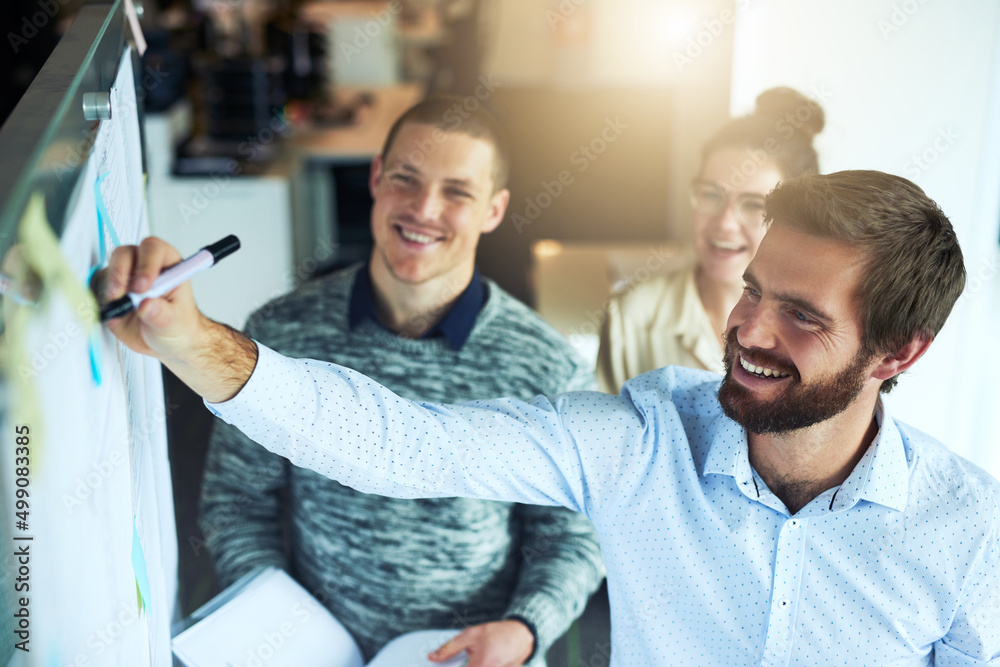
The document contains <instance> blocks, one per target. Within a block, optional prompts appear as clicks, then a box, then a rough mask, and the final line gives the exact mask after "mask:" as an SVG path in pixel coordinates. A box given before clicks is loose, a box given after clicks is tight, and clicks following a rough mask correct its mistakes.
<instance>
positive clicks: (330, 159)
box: [0, 0, 1000, 660]
mask: <svg viewBox="0 0 1000 667" xmlns="http://www.w3.org/2000/svg"><path fill="white" fill-rule="evenodd" d="M79 4H80V3H79V2H62V0H5V2H4V3H3V6H2V9H0V21H2V28H3V31H2V32H3V36H4V44H3V45H2V46H0V72H2V75H0V79H2V86H0V117H2V116H3V115H5V114H6V113H8V112H9V110H10V109H11V108H13V105H14V104H15V103H16V99H17V97H18V95H19V91H23V89H24V88H25V87H26V86H27V84H28V83H29V82H30V80H31V76H32V74H33V72H34V71H37V68H38V67H39V66H40V65H41V63H42V62H44V59H45V57H46V55H47V53H48V52H49V51H51V48H52V47H53V46H54V44H55V43H56V42H57V41H58V39H59V36H60V34H61V32H62V31H63V30H64V29H65V26H66V25H67V23H68V21H70V20H71V19H72V16H73V14H74V12H75V10H76V9H77V8H78V6H79ZM146 5H147V6H146V7H145V8H144V9H145V16H144V18H143V23H144V26H145V28H146V34H147V38H148V39H149V42H150V51H149V52H148V53H147V56H146V58H145V59H144V61H143V64H144V67H145V73H144V78H143V90H144V92H145V93H146V96H145V100H144V102H145V105H146V108H147V112H148V115H147V124H146V127H145V128H144V129H145V142H146V148H147V165H146V166H147V171H148V173H149V189H148V199H149V208H150V219H151V225H152V228H153V230H154V232H155V233H158V234H160V235H162V236H165V237H166V238H168V239H169V240H171V241H173V242H174V243H175V244H176V245H178V246H179V247H181V249H182V250H183V251H189V250H193V249H195V248H197V247H200V246H201V245H203V244H204V242H206V241H210V240H214V239H215V238H217V237H218V236H219V235H220V234H219V232H220V231H222V232H223V233H230V232H233V231H237V229H234V228H237V227H238V231H237V233H239V234H240V235H241V237H243V238H244V244H245V249H246V251H245V252H244V253H242V256H241V257H234V258H233V259H232V261H231V263H230V264H228V265H220V267H219V268H218V269H217V270H216V271H215V272H213V275H212V276H211V279H210V280H208V279H203V280H198V281H196V282H195V289H196V292H197V294H198V297H199V300H200V301H201V303H202V305H203V307H204V308H205V309H206V311H207V312H208V313H209V314H210V315H212V316H213V317H216V318H217V319H221V320H223V321H227V322H228V323H230V324H233V325H234V326H240V325H241V324H242V319H243V318H244V317H245V316H246V314H247V313H249V312H250V311H251V310H252V309H253V308H255V307H257V306H259V305H262V304H263V303H264V302H265V301H266V300H268V299H270V298H272V297H274V296H276V295H277V294H280V293H281V292H283V291H286V290H287V289H290V288H292V287H293V286H294V285H295V284H297V283H298V282H300V281H301V280H304V279H307V278H308V277H309V276H310V275H313V274H315V273H317V272H321V271H324V270H329V269H331V268H332V267H334V266H337V265H341V264H343V263H346V262H349V261H353V260H355V259H357V258H359V257H362V256H363V255H364V251H365V247H366V246H365V244H366V243H367V234H366V222H367V208H366V207H367V203H366V200H365V197H366V193H365V186H364V183H365V177H366V166H367V162H368V161H369V160H370V156H371V154H372V152H373V151H374V150H377V146H378V144H379V143H380V142H381V136H380V131H381V130H383V129H384V128H385V127H386V125H385V123H386V122H388V121H391V118H392V115H393V110H394V109H402V108H405V106H406V105H407V104H408V103H409V102H410V101H413V100H415V99H418V98H419V97H420V96H422V95H423V94H425V93H426V92H428V91H442V92H450V93H453V94H456V95H459V96H461V97H463V98H465V99H466V100H469V103H470V104H471V103H473V102H472V100H475V101H476V102H478V103H483V104H487V105H489V106H490V107H491V108H492V109H494V110H495V111H496V112H497V114H498V115H499V116H500V117H501V119H502V120H503V122H504V123H505V124H506V126H507V128H508V131H509V134H510V138H511V144H512V152H513V157H512V179H511V191H512V197H511V205H510V207H509V210H508V217H507V220H506V221H505V223H504V224H503V225H502V226H501V227H500V228H499V229H498V230H497V231H496V232H494V233H493V234H491V235H489V236H487V237H484V239H483V241H482V243H481V245H480V251H479V265H480V267H481V269H482V271H483V273H484V274H486V275H488V276H490V277H492V278H494V279H496V280H497V281H498V282H499V283H500V284H501V285H502V286H504V287H505V288H507V289H508V290H510V291H511V292H512V293H514V294H515V296H517V297H518V298H521V299H523V300H524V301H526V302H528V303H529V304H532V305H534V306H536V307H538V308H539V309H540V311H541V312H542V314H543V315H544V316H546V317H548V318H549V319H550V320H551V321H552V322H553V323H554V324H555V325H556V326H558V327H559V328H560V329H562V330H563V331H564V333H566V334H567V335H569V336H570V337H571V340H572V341H573V342H574V344H576V345H578V346H579V347H580V349H581V351H583V352H584V353H587V354H592V353H593V351H594V349H595V342H594V341H595V338H594V335H595V332H596V324H597V322H598V321H599V319H600V317H601V304H602V303H603V300H604V299H605V297H606V295H607V290H608V289H609V288H610V287H611V286H613V285H614V284H615V283H618V282H620V281H622V280H628V279H641V278H642V277H644V276H645V275H646V274H648V268H647V270H646V272H645V273H644V271H643V267H649V266H653V267H654V269H655V268H657V267H660V268H662V266H663V265H664V264H665V262H660V261H659V260H660V258H662V257H666V256H669V255H670V254H671V253H673V252H674V251H675V250H676V249H678V248H683V246H684V244H685V243H687V242H688V241H690V236H691V235H690V213H689V210H688V204H687V198H686V194H685V191H686V187H687V183H688V181H689V179H690V178H691V176H692V175H693V174H694V172H695V170H696V169H697V166H698V159H699V153H698V151H699V148H700V145H701V143H702V141H703V140H704V139H705V138H706V137H707V136H708V135H709V134H710V133H711V132H712V131H713V130H714V129H715V128H717V127H718V126H719V125H721V124H722V123H723V122H724V121H725V119H726V118H727V117H728V116H729V115H730V114H739V113H745V112H747V111H749V110H750V109H751V108H752V104H753V99H754V97H755V96H756V95H757V93H759V92H760V91H761V90H763V89H765V88H768V87H770V86H774V85H790V86H793V87H795V88H798V89H799V90H802V91H803V92H805V93H807V94H809V95H810V96H812V97H814V98H816V99H817V101H819V102H820V103H821V104H822V105H823V107H824V109H825V111H826V114H827V127H826V129H825V130H824V132H823V133H822V134H821V135H819V137H818V139H817V145H818V150H819V154H820V159H821V168H822V169H823V170H824V171H835V170H838V169H847V168H873V169H881V170H884V171H889V172H892V173H896V174H899V175H902V176H905V177H907V178H910V179H911V180H914V181H915V182H916V183H917V184H918V185H920V186H921V187H923V188H924V189H925V190H926V191H927V193H928V194H929V195H930V196H931V197H932V198H934V199H935V200H936V201H937V202H938V203H939V204H940V205H941V206H942V208H943V209H944V211H945V212H946V213H947V214H948V215H949V217H950V218H951V220H952V222H953V223H954V225H955V228H956V230H957V231H958V234H959V237H960V241H961V243H962V247H963V250H964V252H965V255H966V265H967V269H968V272H969V283H968V286H967V290H966V293H965V294H964V295H963V298H962V300H961V301H960V302H959V304H958V306H957V307H956V309H955V311H954V313H953V314H952V317H951V318H950V320H949V322H948V324H947V325H946V327H945V329H944V330H943V331H942V333H941V335H940V336H939V339H938V340H937V341H936V342H935V345H934V346H933V347H932V349H931V351H930V353H929V354H928V355H927V356H926V357H925V359H923V360H922V361H921V362H920V364H918V366H917V367H916V368H915V369H914V370H913V371H911V372H910V373H908V377H906V378H905V379H904V380H903V381H901V382H900V385H899V387H898V388H897V389H896V390H895V391H894V392H893V394H892V395H891V396H890V397H889V401H890V403H891V406H892V408H893V410H894V413H895V414H896V415H897V416H899V417H900V418H902V419H903V420H904V421H908V422H909V423H911V424H913V425H915V426H917V427H918V428H921V429H922V430H925V431H927V432H929V433H931V434H932V435H934V436H936V437H938V438H939V439H941V440H942V441H944V442H945V443H946V444H948V445H949V446H950V447H952V448H953V449H954V450H955V451H957V452H958V453H960V454H962V455H963V456H966V457H967V458H969V459H971V460H972V461H973V462H975V463H977V464H978V465H980V466H982V467H984V468H986V469H987V470H989V471H990V472H991V473H992V474H993V475H994V476H1000V447H998V445H1000V411H997V410H996V406H998V405H1000V389H998V388H997V383H995V382H991V381H990V380H991V379H992V378H993V377H996V375H997V373H998V372H1000V361H998V357H997V355H996V354H994V353H993V351H992V345H991V344H992V343H994V342H995V339H996V334H995V332H996V331H997V330H998V327H1000V271H998V254H1000V39H998V37H1000V6H998V5H997V4H996V3H994V2H991V1H990V0H960V1H957V2H952V3H947V4H945V3H931V2H926V1H922V0H874V1H871V0H844V1H843V2H838V3H836V4H832V3H823V2H819V1H818V0H809V1H805V2H803V1H802V0H708V1H704V2H696V1H695V0H676V1H672V0H479V1H477V0H465V1H463V0H458V1H454V2H449V1H446V0H423V1H418V0H394V1H392V2H336V1H330V2H326V3H316V2H311V3H298V2H296V3H291V2H278V1H275V2H273V3H268V2H251V1H250V0H246V1H245V2H241V1H238V0H218V1H210V0H204V1H202V0H192V1H191V2H180V3H174V2H168V1H166V0H161V1H160V2H157V3H153V2H147V3H146ZM273 12H276V13H277V15H278V17H279V18H278V19H274V20H272V19H270V18H269V17H270V16H271V15H272V13H273ZM282 59H284V63H281V62H280V61H281V60H282ZM234 62H240V63H242V64H241V65H240V66H238V67H236V68H235V69H227V66H226V64H227V63H230V64H231V63H234ZM275 63H277V64H275ZM290 70H291V71H292V73H294V74H297V76H294V77H293V76H290V75H289V71H290ZM247 81H249V82H250V83H246V82H247ZM241 85H248V86H250V89H251V90H252V91H253V94H251V95H250V96H249V98H250V102H248V103H247V105H246V106H244V107H243V108H236V107H234V106H232V105H230V106H227V105H226V100H231V99H233V98H232V97H231V96H228V97H227V96H226V95H222V96H221V97H220V95H219V91H223V92H225V91H229V92H230V95H232V94H234V93H233V91H235V90H238V89H239V86H241ZM275 91H277V93H276V92H275ZM255 95H256V96H257V97H254V96H255ZM297 96H301V98H297ZM317 101H319V102H320V103H319V104H318V105H315V106H310V105H311V104H313V103H315V102H317ZM609 126H611V127H614V128H615V132H616V134H614V140H613V141H608V140H605V139H604V138H603V137H608V136H610V135H609V134H605V135H603V137H602V132H603V131H604V129H605V128H606V127H609ZM584 147H587V148H590V151H589V152H587V151H583V150H582V149H583V148H584ZM251 153H252V156H251ZM230 158H236V159H237V160H238V165H239V167H238V169H236V170H230V169H229V168H228V167H227V165H228V164H229V160H230ZM562 170H571V172H572V174H573V176H574V178H573V182H572V183H571V184H569V185H565V186H564V187H563V188H562V189H561V190H560V191H559V193H558V194H557V195H554V194H553V191H552V188H551V183H552V182H554V180H555V179H557V175H558V173H559V172H560V171H562ZM547 185H548V186H550V187H549V188H547V187H546V186H547ZM545 195H548V197H546V196H545ZM518 216H520V217H518ZM234 293H236V294H238V295H239V296H238V297H237V298H233V296H232V295H233V294H234ZM168 390H169V392H170V397H169V398H168V408H170V410H171V414H172V419H171V423H170V435H171V440H172V447H173V455H172V466H173V469H174V476H175V493H176V504H177V516H178V522H179V544H180V550H181V554H180V557H181V563H182V583H183V584H185V586H184V598H183V599H182V603H183V606H184V610H185V611H190V610H191V608H193V606H194V605H196V604H197V603H199V602H201V601H203V600H204V599H206V598H207V596H208V595H210V594H211V592H212V590H213V588H212V582H211V580H210V577H207V576H206V572H208V571H209V570H208V561H207V556H206V555H205V554H204V552H203V550H202V549H200V548H199V546H198V545H199V542H198V535H197V531H196V528H195V527H194V506H193V502H194V498H196V495H197V484H198V480H199V478H200V465H201V456H202V455H203V452H202V449H201V448H202V447H203V445H202V444H199V441H200V439H201V438H202V437H203V435H202V434H203V433H204V430H205V428H207V425H208V423H209V416H208V415H207V413H205V412H203V411H201V409H200V406H199V405H198V404H197V403H196V402H193V401H191V400H190V397H189V396H187V395H186V394H185V393H184V391H183V389H182V388H180V387H179V386H177V385H176V383H172V382H171V381H170V379H169V378H168ZM584 636H586V635H584ZM575 650H579V648H578V649H575ZM591 652H593V651H591ZM588 655H589V654H588ZM594 655H595V657H596V656H597V655H598V654H596V653H595V654H594ZM571 657H572V656H570V657H568V658H567V660H569V659H570V658H571ZM577 657H579V656H577ZM584 657H586V656H584Z"/></svg>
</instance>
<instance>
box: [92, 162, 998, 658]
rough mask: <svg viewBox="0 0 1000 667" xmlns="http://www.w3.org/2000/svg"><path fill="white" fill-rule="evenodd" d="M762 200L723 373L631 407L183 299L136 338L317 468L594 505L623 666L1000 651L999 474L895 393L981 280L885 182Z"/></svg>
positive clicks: (672, 375) (271, 441)
mask: <svg viewBox="0 0 1000 667" xmlns="http://www.w3.org/2000/svg"><path fill="white" fill-rule="evenodd" d="M765 207H766V211H767V219H768V222H769V223H770V224H771V226H770V229H769V231H768V232H767V234H766V235H765V237H764V240H763V241H762V243H761V245H760V249H759V250H758V252H757V254H756V256H755V257H754V259H753V261H752V262H751V264H750V266H749V268H748V269H747V272H746V274H745V280H746V288H745V293H744V296H743V298H742V300H741V301H740V302H739V303H738V304H737V306H736V307H735V308H734V310H733V311H732V314H731V315H730V317H729V321H728V325H727V327H728V333H727V339H726V349H725V362H726V374H725V376H724V378H722V379H721V383H720V378H719V376H717V375H714V374H711V373H708V372H705V371H696V370H689V369H683V368H679V367H667V368H664V369H660V370H657V371H652V372H650V373H647V374H645V375H642V376H639V377H637V378H635V379H633V380H630V381H629V382H628V383H626V385H625V387H624V388H623V390H622V393H621V395H620V396H609V395H602V394H594V393H589V392H581V393H571V394H565V395H562V396H558V397H555V398H553V399H552V400H549V399H545V398H543V397H539V398H536V399H535V400H533V401H532V402H530V403H525V402H520V401H516V400H512V399H498V400H492V401H480V402H477V403H472V404H465V405H428V404H419V403H412V402H409V401H406V400H403V399H401V398H399V397H397V396H395V395H394V394H392V393H391V392H390V391H389V390H387V389H385V388H384V387H381V386H379V385H378V384H376V383H374V382H372V381H371V380H370V379H368V378H366V377H364V376H362V375H360V374H358V373H355V372H353V371H350V370H347V369H344V368H341V367H337V366H330V365H327V364H322V363H317V362H314V361H308V360H294V359H289V358H286V357H282V356H280V355H278V354H276V353H275V352H273V351H272V350H270V349H268V348H267V347H265V346H263V345H257V344H255V343H253V342H252V341H249V340H247V339H244V338H234V337H233V336H231V335H230V334H228V333H226V332H225V330H224V329H223V328H221V327H219V326H218V325H216V324H213V323H211V322H210V321H208V320H206V319H204V317H203V316H201V314H200V313H199V312H198V311H197V308H196V307H195V306H194V304H193V302H192V299H191V296H190V291H189V290H187V289H184V290H178V292H177V293H175V294H174V295H172V297H171V299H170V300H169V301H166V302H160V303H155V302H154V303H149V302H147V303H144V304H143V305H142V306H141V307H140V309H139V311H138V317H132V318H130V319H129V320H126V321H120V322H116V323H115V324H114V328H115V331H116V333H117V335H118V336H119V337H120V338H121V339H122V340H123V341H124V342H125V343H126V344H127V345H129V346H131V347H133V349H137V350H139V351H144V352H147V353H151V352H153V351H154V348H155V354H157V355H158V356H159V358H160V359H162V360H163V361H164V362H165V363H166V364H168V365H169V366H170V367H171V368H172V369H176V370H175V372H176V373H177V374H178V375H179V376H180V377H181V378H182V379H183V380H184V381H185V382H187V383H188V384H189V385H190V386H192V387H193V388H194V389H195V390H196V391H198V392H199V393H200V394H201V395H202V396H204V397H205V398H206V400H207V402H208V405H209V407H210V409H212V410H213V411H214V412H215V413H216V414H217V415H219V416H221V417H222V418H223V419H225V420H226V421H229V422H230V423H234V424H237V425H238V426H239V427H240V428H241V429H242V430H243V431H244V432H245V433H247V434H248V435H249V436H250V437H251V438H253V439H254V440H255V441H256V442H258V443H261V444H262V445H264V446H265V447H267V448H268V449H270V450H272V451H275V452H278V453H280V454H282V455H283V456H286V457H288V458H289V459H290V460H291V461H292V462H293V463H295V464H296V465H300V466H304V467H309V468H311V469H313V470H316V471H318V472H320V473H322V474H324V475H326V476H328V477H331V478H335V479H340V480H342V481H344V482H345V483H346V484H350V485H352V486H355V487H356V488H359V489H362V490H366V491H370V492H377V493H383V494H391V495H395V496H399V497H431V496H452V495H461V496H471V497H481V498H497V499H506V500H517V501H521V502H535V503H539V504H559V505H563V506H566V507H570V508H573V509H577V510H579V511H582V512H584V513H586V514H587V515H588V516H589V517H590V518H592V519H593V520H594V522H595V524H596V526H597V529H598V533H599V534H600V536H601V546H602V551H603V554H604V558H605V562H606V564H607V570H608V585H609V591H610V594H611V613H612V619H613V620H612V633H613V634H612V646H613V653H612V665H613V666H614V667H633V666H636V665H699V666H711V665H719V666H727V667H732V666H734V665H872V666H882V665H889V664H892V665H927V664H935V665H1000V484H998V482H997V481H996V480H994V479H993V478H991V477H990V476H989V475H988V474H986V473H985V472H983V471H982V470H979V469H978V468H976V467H975V466H973V465H972V464H970V463H968V462H967V461H964V460H963V459H961V458H960V457H958V456H956V455H954V454H952V453H951V452H949V451H948V450H947V449H946V448H945V447H943V446H942V445H941V444H940V443H938V442H936V441H934V440H933V439H931V438H930V437H928V436H926V435H924V434H922V433H920V432H919V431H917V430H916V429H913V428H912V427H910V426H908V425H906V424H903V423H901V422H899V421H897V420H895V419H894V418H893V417H892V416H891V415H890V414H889V411H888V410H887V409H886V407H885V405H884V404H883V403H882V401H881V400H880V399H879V395H880V393H881V392H884V391H888V390H890V389H891V388H892V386H893V385H894V384H895V382H896V379H897V376H898V375H899V374H900V373H902V372H904V371H906V370H907V369H908V368H910V367H911V366H912V365H913V364H914V363H916V361H917V360H918V359H919V358H920V357H921V356H922V355H923V354H924V353H925V352H926V351H927V349H928V347H929V346H930V344H931V342H932V340H933V338H934V336H935V335H936V334H937V333H938V331H939V330H940V329H941V327H942V326H943V324H944V322H945V320H946V318H947V316H948V313H949V312H950V310H951V307H952V305H953V304H954V302H955V300H956V299H957V298H958V295H959V294H960V293H961V291H962V288H963V285H964V282H965V270H964V267H963V263H962V254H961V251H960V249H959V247H958V243H957V240H956V237H955V233H954V231H953V229H952V227H951V224H950V223H949V222H948V220H947V218H946V217H945V216H944V214H943V213H942V212H941V211H940V209H939V208H938V207H937V206H936V205H935V204H934V202H932V201H931V200H930V199H928V198H927V196H926V195H925V194H924V193H923V191H921V190H920V189H919V188H917V187H916V186H915V185H913V184H912V183H910V182H909V181H907V180H905V179H902V178H898V177H895V176H890V175H888V174H883V173H880V172H872V171H849V172H838V173H835V174H829V175H822V176H820V175H806V176H802V177H799V178H796V179H792V180H788V181H785V182H783V183H782V184H780V185H779V186H778V187H777V188H776V189H775V190H774V191H773V192H772V193H771V194H770V195H769V196H768V198H767V200H766V203H765ZM172 252H173V251H172V250H171V249H170V248H169V246H166V245H165V244H163V243H162V242H159V241H152V242H150V244H149V247H148V248H146V249H144V250H143V251H142V252H141V253H140V259H139V262H138V264H137V266H138V267H141V268H139V269H137V270H136V271H133V262H132V261H131V260H132V257H131V256H130V254H129V253H128V252H122V254H121V255H120V256H119V257H116V258H115V261H114V262H113V265H112V272H111V275H112V288H111V289H110V291H109V294H108V296H116V295H117V294H120V293H121V292H122V291H123V290H124V289H125V287H126V283H127V278H128V276H129V275H130V273H135V274H136V278H135V279H138V278H140V277H141V278H143V279H149V277H151V276H154V275H155V274H156V272H157V271H158V270H159V268H160V267H161V266H163V265H164V264H165V263H166V262H164V259H171V258H172V257H171V256H169V253H172ZM135 279H133V280H135ZM151 346H153V347H151ZM207 357H213V358H217V359H219V360H220V361H221V362H222V363H224V364H225V365H226V366H227V367H228V368H230V369H231V372H230V373H228V374H221V373H219V372H218V371H217V370H216V369H213V368H210V367H207V366H205V365H204V363H203V362H202V361H200V360H201V359H204V358H207ZM492 441H502V442H504V443H505V447H504V448H503V449H496V448H491V447H487V446H486V445H487V443H489V442H492ZM359 443H362V444H359Z"/></svg>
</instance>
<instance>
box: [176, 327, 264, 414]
mask: <svg viewBox="0 0 1000 667" xmlns="http://www.w3.org/2000/svg"><path fill="white" fill-rule="evenodd" d="M201 331H202V334H201V335H200V336H198V341H199V342H198V344H197V346H195V347H192V348H191V351H190V352H188V353H186V354H184V355H178V356H176V357H165V358H163V359H161V361H162V362H163V365H164V366H166V367H167V368H169V369H170V370H171V372H173V374H174V375H176V376H177V377H178V378H180V380H181V382H183V383H184V384H186V385H187V386H188V387H190V388H191V389H192V390H193V391H194V392H195V393H196V394H198V395H199V396H201V397H203V398H204V399H206V400H207V401H209V402H210V403H221V402H222V401H228V400H229V399H230V398H232V397H233V396H235V395H236V394H238V393H239V391H240V389H242V388H243V385H245V384H246V383H247V380H249V379H250V375H251V374H252V373H253V369H254V367H255V366H256V365H257V344H256V343H254V342H253V341H252V340H250V339H249V338H247V337H246V336H244V335H243V334H241V333H240V332H239V331H236V330H235V329H233V328H232V327H229V326H226V325H225V324H221V323H219V322H214V321H212V320H209V319H207V318H206V319H205V321H204V324H203V326H202V327H201Z"/></svg>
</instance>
